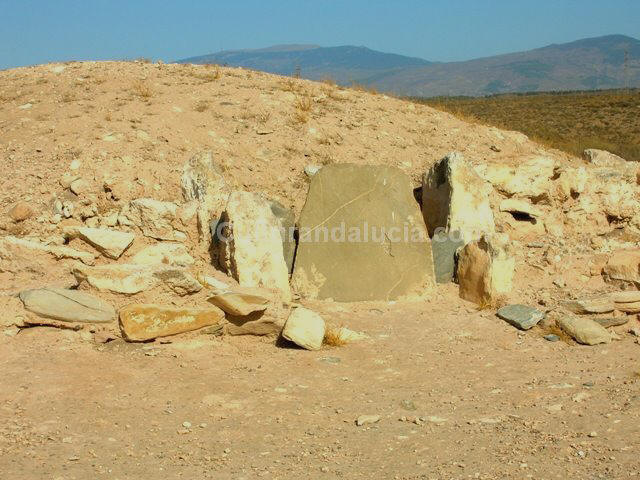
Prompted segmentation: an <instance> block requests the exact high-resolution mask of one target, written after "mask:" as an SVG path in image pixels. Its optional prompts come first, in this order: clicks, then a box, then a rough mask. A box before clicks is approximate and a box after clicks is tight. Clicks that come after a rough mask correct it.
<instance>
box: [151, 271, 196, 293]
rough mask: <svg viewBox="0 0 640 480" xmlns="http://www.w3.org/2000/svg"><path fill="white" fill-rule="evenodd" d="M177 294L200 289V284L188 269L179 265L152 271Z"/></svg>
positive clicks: (194, 291)
mask: <svg viewBox="0 0 640 480" xmlns="http://www.w3.org/2000/svg"><path fill="white" fill-rule="evenodd" d="M153 275H154V276H155V277H156V278H158V279H160V280H161V281H162V282H163V283H164V284H165V285H167V286H168V287H169V288H171V290H173V291H174V292H176V293H177V294H178V295H181V296H184V295H191V294H194V293H198V292H199V291H200V290H202V285H201V284H200V282H198V280H196V278H195V277H194V276H193V275H191V274H190V273H189V272H188V271H186V270H184V269H183V268H179V267H167V268H162V269H159V270H157V271H155V272H154V273H153Z"/></svg>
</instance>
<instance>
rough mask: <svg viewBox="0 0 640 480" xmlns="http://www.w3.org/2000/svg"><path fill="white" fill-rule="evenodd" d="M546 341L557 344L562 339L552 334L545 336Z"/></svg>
mask: <svg viewBox="0 0 640 480" xmlns="http://www.w3.org/2000/svg"><path fill="white" fill-rule="evenodd" d="M544 339H545V340H546V341H548V342H557V341H558V340H560V337H559V336H558V335H554V334H553V333H550V334H549V335H545V336H544Z"/></svg>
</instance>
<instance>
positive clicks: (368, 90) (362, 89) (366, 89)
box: [351, 83, 378, 95]
mask: <svg viewBox="0 0 640 480" xmlns="http://www.w3.org/2000/svg"><path fill="white" fill-rule="evenodd" d="M351 89H352V90H355V91H356V92H366V93H370V94H371V95H377V94H378V90H376V89H375V87H367V86H366V85H362V84H361V83H352V84H351Z"/></svg>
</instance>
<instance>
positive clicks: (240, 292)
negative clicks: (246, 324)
mask: <svg viewBox="0 0 640 480" xmlns="http://www.w3.org/2000/svg"><path fill="white" fill-rule="evenodd" d="M208 300H209V302H211V303H213V304H214V305H215V306H216V307H218V308H221V309H222V310H224V311H225V312H226V313H228V314H230V315H236V316H244V315H249V314H251V313H253V312H260V311H264V310H266V308H267V307H268V305H269V298H268V297H267V296H265V295H261V290H260V289H251V288H241V289H234V290H233V291H230V292H224V293H219V294H217V295H214V296H212V297H209V298H208Z"/></svg>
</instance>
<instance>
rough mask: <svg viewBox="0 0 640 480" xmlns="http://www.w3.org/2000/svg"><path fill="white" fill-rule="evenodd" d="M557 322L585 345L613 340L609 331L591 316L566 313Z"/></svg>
mask: <svg viewBox="0 0 640 480" xmlns="http://www.w3.org/2000/svg"><path fill="white" fill-rule="evenodd" d="M557 323H558V326H559V327H560V328H561V329H562V330H564V331H565V332H566V333H567V334H568V335H570V336H571V337H573V339H574V340H575V341H576V342H578V343H582V344H583V345H597V344H599V343H609V342H610V341H611V335H609V332H607V330H606V329H605V328H604V327H603V326H602V325H600V324H598V323H597V322H595V321H593V320H591V319H590V318H585V317H573V316H569V315H565V316H561V317H560V318H558V320H557Z"/></svg>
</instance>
